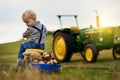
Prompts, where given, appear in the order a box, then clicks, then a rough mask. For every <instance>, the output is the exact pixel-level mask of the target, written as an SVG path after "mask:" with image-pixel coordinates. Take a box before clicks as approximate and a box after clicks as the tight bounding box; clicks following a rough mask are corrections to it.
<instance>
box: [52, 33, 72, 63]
mask: <svg viewBox="0 0 120 80" xmlns="http://www.w3.org/2000/svg"><path fill="white" fill-rule="evenodd" d="M53 53H54V55H55V57H56V59H57V60H58V61H60V62H68V61H70V59H71V56H72V43H71V40H70V36H69V34H68V33H64V32H57V33H56V34H55V36H54V39H53Z"/></svg>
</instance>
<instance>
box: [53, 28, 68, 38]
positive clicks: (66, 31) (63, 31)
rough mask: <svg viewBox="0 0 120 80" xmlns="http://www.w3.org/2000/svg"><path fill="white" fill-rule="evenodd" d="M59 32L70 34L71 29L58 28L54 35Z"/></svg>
mask: <svg viewBox="0 0 120 80" xmlns="http://www.w3.org/2000/svg"><path fill="white" fill-rule="evenodd" d="M58 32H62V33H68V34H70V30H57V31H55V32H54V33H53V37H54V36H55V34H56V33H58Z"/></svg>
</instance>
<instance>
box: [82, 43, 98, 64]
mask: <svg viewBox="0 0 120 80" xmlns="http://www.w3.org/2000/svg"><path fill="white" fill-rule="evenodd" d="M84 51H85V53H84V58H85V60H86V62H95V61H96V60H97V56H98V51H97V48H96V47H95V46H93V45H92V44H87V45H86V46H85V48H84Z"/></svg>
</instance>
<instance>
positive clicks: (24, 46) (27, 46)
mask: <svg viewBox="0 0 120 80" xmlns="http://www.w3.org/2000/svg"><path fill="white" fill-rule="evenodd" d="M30 48H34V49H35V48H38V49H42V50H44V43H42V44H40V45H38V44H37V43H35V42H33V41H29V42H24V43H22V44H21V46H20V50H19V53H18V58H19V59H23V58H24V56H23V55H22V54H23V52H25V50H26V49H30Z"/></svg>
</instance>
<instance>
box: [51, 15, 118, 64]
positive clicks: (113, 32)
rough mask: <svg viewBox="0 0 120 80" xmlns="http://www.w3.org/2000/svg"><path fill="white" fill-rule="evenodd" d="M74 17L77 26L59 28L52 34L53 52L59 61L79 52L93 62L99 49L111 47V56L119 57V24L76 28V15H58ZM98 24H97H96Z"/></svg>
mask: <svg viewBox="0 0 120 80" xmlns="http://www.w3.org/2000/svg"><path fill="white" fill-rule="evenodd" d="M65 16H73V17H75V20H76V24H77V26H76V27H75V26H73V27H70V28H61V29H58V30H56V31H55V32H54V34H53V53H54V55H55V57H56V58H57V59H58V60H59V61H61V62H68V61H70V59H71V57H72V55H73V53H81V56H82V57H83V58H84V59H85V61H86V62H90V63H91V62H95V61H96V60H97V57H98V54H99V52H100V51H101V50H105V49H111V48H112V49H113V52H112V54H113V58H114V59H120V32H119V31H120V26H116V27H104V28H100V27H97V28H93V27H92V26H90V28H84V29H79V28H78V21H77V16H78V15H58V18H59V20H60V25H61V26H62V23H61V17H65ZM98 26H99V25H98Z"/></svg>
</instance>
